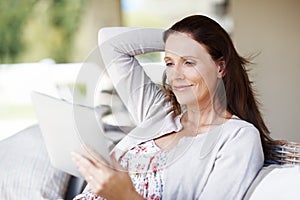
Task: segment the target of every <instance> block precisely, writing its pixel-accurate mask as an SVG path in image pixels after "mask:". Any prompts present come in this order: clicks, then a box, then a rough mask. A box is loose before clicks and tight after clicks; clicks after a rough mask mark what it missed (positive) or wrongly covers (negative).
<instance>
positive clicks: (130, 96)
mask: <svg viewBox="0 0 300 200" xmlns="http://www.w3.org/2000/svg"><path fill="white" fill-rule="evenodd" d="M162 34H163V30H161V29H150V28H128V27H113V28H103V29H101V30H100V31H99V48H100V51H101V55H102V58H103V61H104V64H105V67H106V69H107V72H108V74H109V75H110V78H111V80H112V82H113V84H114V86H115V88H116V90H117V92H118V94H119V96H120V98H121V99H122V101H123V102H124V104H125V105H126V107H127V109H128V110H129V112H130V113H131V115H132V117H133V119H134V120H135V122H136V123H137V124H139V123H140V122H142V121H143V120H145V119H147V118H150V117H151V116H152V115H154V114H157V112H164V110H163V109H162V106H163V101H164V98H165V96H164V94H163V92H162V91H161V89H160V88H159V87H158V86H157V85H156V84H155V83H153V82H152V81H151V79H150V78H149V77H148V76H147V75H146V73H145V72H144V70H143V67H142V66H141V65H140V63H139V62H138V61H137V59H136V58H135V57H134V56H136V55H139V54H145V53H149V52H155V51H163V50H164V42H163V37H162Z"/></svg>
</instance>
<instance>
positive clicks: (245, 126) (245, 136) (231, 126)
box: [222, 116, 260, 144]
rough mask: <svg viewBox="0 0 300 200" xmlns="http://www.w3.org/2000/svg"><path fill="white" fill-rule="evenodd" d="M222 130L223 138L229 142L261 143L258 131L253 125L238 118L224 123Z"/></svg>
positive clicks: (234, 117)
mask: <svg viewBox="0 0 300 200" xmlns="http://www.w3.org/2000/svg"><path fill="white" fill-rule="evenodd" d="M222 129H223V131H222V136H223V138H224V139H225V140H227V141H228V140H229V141H236V142H243V141H244V142H246V143H248V144H249V143H251V142H253V143H260V133H259V131H258V129H257V128H256V127H255V126H254V125H253V124H251V123H249V122H247V121H245V120H242V119H240V118H238V117H236V116H233V117H232V118H231V119H230V120H228V121H227V122H226V123H224V125H223V127H222Z"/></svg>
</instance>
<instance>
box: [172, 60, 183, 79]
mask: <svg viewBox="0 0 300 200" xmlns="http://www.w3.org/2000/svg"><path fill="white" fill-rule="evenodd" d="M169 71H170V75H171V76H172V78H174V79H183V78H184V72H183V66H182V64H180V63H176V64H174V66H173V67H172V68H171V69H170V70H169Z"/></svg>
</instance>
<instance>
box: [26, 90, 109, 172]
mask: <svg viewBox="0 0 300 200" xmlns="http://www.w3.org/2000/svg"><path fill="white" fill-rule="evenodd" d="M31 98H32V102H33V105H34V109H35V111H36V114H37V118H38V122H39V126H40V129H41V132H42V135H43V138H44V141H45V144H46V148H47V151H48V154H49V157H50V161H51V163H52V165H53V166H54V167H56V168H58V169H60V170H62V171H65V172H67V173H69V174H72V175H74V176H77V177H82V175H81V174H80V173H79V171H78V170H77V168H76V165H75V164H74V163H73V161H72V159H71V152H78V153H80V154H83V155H88V154H89V152H88V150H87V149H86V148H85V146H88V147H90V148H92V149H94V150H95V151H97V152H98V153H99V154H100V155H101V156H102V157H103V158H105V159H106V160H107V161H108V162H110V156H109V148H108V145H109V142H108V140H107V138H106V136H105V132H104V130H103V126H102V123H101V120H100V119H99V117H98V116H97V114H96V112H95V109H94V108H91V107H87V106H82V105H76V104H73V103H70V102H67V101H64V100H61V99H56V98H54V97H51V96H48V95H45V94H42V93H39V92H32V94H31Z"/></svg>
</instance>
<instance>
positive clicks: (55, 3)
mask: <svg viewBox="0 0 300 200" xmlns="http://www.w3.org/2000/svg"><path fill="white" fill-rule="evenodd" d="M84 4H85V1H84V0H76V1H70V0H52V2H51V4H50V7H49V19H50V23H51V25H52V26H53V28H54V29H56V30H57V31H58V32H59V33H60V34H61V38H62V40H61V41H63V42H62V43H60V45H59V46H58V47H56V48H53V49H51V51H52V52H51V55H52V58H53V59H54V60H56V62H68V61H70V60H69V58H70V56H71V51H72V49H73V48H72V47H73V38H74V35H75V34H74V33H75V32H76V30H77V29H78V27H79V25H80V23H79V22H80V18H81V15H82V13H83V10H84Z"/></svg>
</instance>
